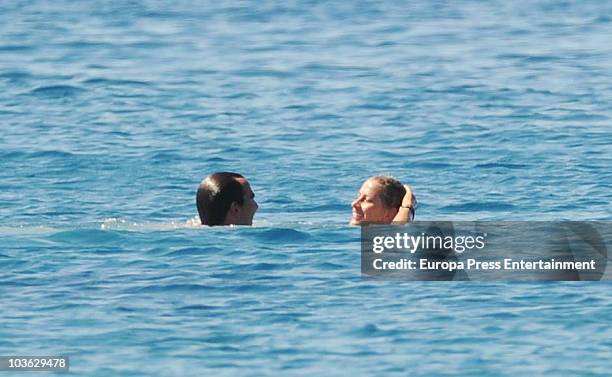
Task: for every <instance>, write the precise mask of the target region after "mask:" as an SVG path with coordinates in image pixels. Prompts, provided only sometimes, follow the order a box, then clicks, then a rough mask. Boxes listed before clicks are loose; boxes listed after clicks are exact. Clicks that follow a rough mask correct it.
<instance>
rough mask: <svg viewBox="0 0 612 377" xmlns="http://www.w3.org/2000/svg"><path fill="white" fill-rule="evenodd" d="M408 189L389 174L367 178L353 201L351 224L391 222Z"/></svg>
mask: <svg viewBox="0 0 612 377" xmlns="http://www.w3.org/2000/svg"><path fill="white" fill-rule="evenodd" d="M405 194H406V189H405V188H404V186H403V185H402V184H401V182H400V181H398V180H397V179H394V178H392V177H388V176H376V177H371V178H368V180H366V181H365V182H364V183H363V185H362V186H361V189H359V193H358V194H357V198H356V199H355V200H354V201H353V203H352V207H353V216H352V218H351V224H353V225H359V224H361V223H362V222H370V223H378V224H390V223H391V222H392V221H393V218H394V217H395V215H396V214H397V211H398V209H399V207H400V206H401V204H402V198H403V197H404V195H405Z"/></svg>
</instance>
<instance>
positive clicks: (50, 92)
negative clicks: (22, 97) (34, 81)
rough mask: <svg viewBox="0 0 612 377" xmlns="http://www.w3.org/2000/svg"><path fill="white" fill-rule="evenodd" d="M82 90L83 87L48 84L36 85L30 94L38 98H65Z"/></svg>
mask: <svg viewBox="0 0 612 377" xmlns="http://www.w3.org/2000/svg"><path fill="white" fill-rule="evenodd" d="M84 91H85V89H83V88H79V87H76V86H72V85H50V86H41V87H38V88H36V89H34V90H32V91H30V94H32V95H33V96H36V97H40V98H65V97H74V96H77V95H79V94H80V93H82V92H84Z"/></svg>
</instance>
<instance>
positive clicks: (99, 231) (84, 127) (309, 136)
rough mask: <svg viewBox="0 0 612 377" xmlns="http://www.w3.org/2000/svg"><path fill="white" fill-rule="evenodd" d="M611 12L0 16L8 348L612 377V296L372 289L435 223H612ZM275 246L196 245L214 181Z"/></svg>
mask: <svg viewBox="0 0 612 377" xmlns="http://www.w3.org/2000/svg"><path fill="white" fill-rule="evenodd" d="M611 14H612V3H610V2H606V1H578V0H574V1H515V2H502V1H499V0H491V1H482V2H477V1H417V2H411V3H409V4H407V3H406V2H399V1H398V2H394V1H378V2H364V1H355V2H340V1H330V2H327V1H326V2H323V1H297V2H293V3H291V4H284V3H282V2H264V3H262V4H251V3H248V2H202V3H198V4H194V3H191V2H153V1H137V2H129V3H122V4H120V3H118V2H111V1H100V2H95V3H94V2H68V1H54V2H47V1H9V2H5V3H3V4H2V5H0V240H1V248H0V266H1V267H2V271H3V272H1V273H0V296H1V297H2V306H3V308H2V314H0V321H1V324H2V326H0V354H3V355H18V354H22V355H28V354H32V355H35V354H41V355H45V354H50V355H54V354H64V355H70V356H71V372H72V373H73V374H75V375H86V376H119V375H120V376H132V375H134V376H136V375H156V376H184V375H194V376H195V375H198V376H199V375H253V376H256V375H263V374H269V375H290V374H317V375H385V376H386V375H412V376H419V375H422V376H428V375H432V374H435V373H437V374H438V375H450V374H458V375H465V376H480V375H482V376H499V375H508V376H510V375H512V376H514V375H550V376H559V375H568V376H575V375H593V376H607V375H609V374H610V359H609V355H610V353H611V352H612V342H611V340H610V339H611V338H612V330H611V329H610V323H612V298H611V297H610V293H609V292H610V291H609V288H610V285H609V284H605V283H590V284H587V283H581V284H568V283H547V284H475V283H471V284H468V283H459V282H454V283H453V282H450V283H413V282H410V283H409V282H405V283H404V282H369V281H362V280H361V278H360V275H359V271H360V270H359V254H358V251H359V230H358V229H354V228H351V227H348V226H346V223H347V219H348V217H349V216H350V208H349V203H350V201H351V199H352V198H353V196H354V194H355V192H356V191H357V189H358V187H359V185H360V183H361V181H362V180H363V179H364V178H366V177H368V176H370V175H374V174H379V173H390V174H393V175H395V176H396V177H398V178H399V179H401V180H403V181H406V182H409V183H411V184H412V185H413V187H414V189H415V191H416V194H417V196H418V198H419V200H420V203H421V206H420V208H419V213H418V218H420V219H460V220H473V219H495V220H507V219H508V220H522V219H525V220H527V219H529V220H552V219H576V220H578V219H580V220H610V219H612V217H611V215H610V213H611V209H612V208H611V206H610V202H611V201H612V190H611V188H612V170H611V169H610V166H611V165H612V148H611V144H612V131H611V128H610V123H611V117H612V84H611V83H612V74H611V72H612V47H611V46H612V44H610V43H609V40H610V38H611V35H612V17H611V16H610V15H611ZM216 170H234V171H238V172H241V173H243V174H244V175H246V176H247V177H248V178H249V180H250V181H251V184H252V186H253V189H254V191H255V193H256V195H257V200H258V202H259V204H260V210H259V212H258V213H257V215H256V218H255V220H256V221H255V223H256V224H255V225H256V226H255V227H253V228H234V229H198V228H194V227H190V226H187V225H186V221H187V220H188V219H190V218H192V217H193V216H194V215H195V213H196V211H195V205H194V195H195V188H196V186H197V184H198V183H199V181H200V180H201V179H202V178H203V177H204V176H205V175H206V174H208V173H210V172H212V171H216Z"/></svg>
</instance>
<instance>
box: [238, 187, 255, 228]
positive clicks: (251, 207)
mask: <svg viewBox="0 0 612 377" xmlns="http://www.w3.org/2000/svg"><path fill="white" fill-rule="evenodd" d="M236 180H237V181H238V182H240V184H241V185H242V188H243V190H244V204H243V205H242V206H241V207H240V213H239V214H238V223H237V224H236V225H253V216H255V212H256V211H257V208H259V205H257V202H256V201H255V194H254V193H253V190H251V185H249V182H248V181H247V180H246V179H244V178H236Z"/></svg>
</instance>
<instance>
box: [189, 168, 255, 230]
mask: <svg viewBox="0 0 612 377" xmlns="http://www.w3.org/2000/svg"><path fill="white" fill-rule="evenodd" d="M196 205H197V207H198V214H199V215H200V221H201V222H202V225H210V226H213V225H251V224H252V223H253V216H254V215H255V211H257V208H258V207H259V206H258V205H257V202H255V194H253V191H252V190H251V186H250V185H249V182H248V181H247V180H246V178H244V177H243V176H242V175H240V174H236V173H229V172H219V173H214V174H211V175H209V176H208V177H206V178H205V179H204V180H203V181H202V183H200V186H199V187H198V192H197V194H196Z"/></svg>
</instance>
